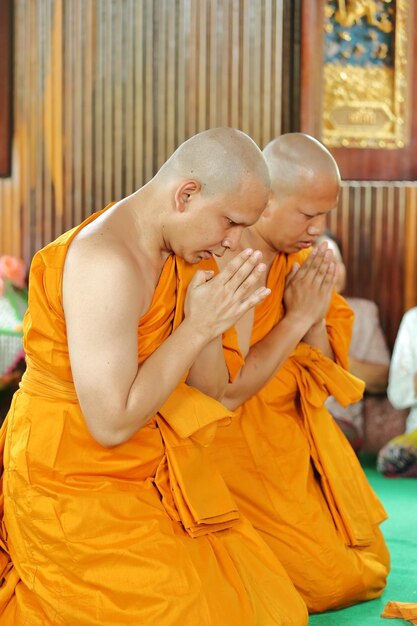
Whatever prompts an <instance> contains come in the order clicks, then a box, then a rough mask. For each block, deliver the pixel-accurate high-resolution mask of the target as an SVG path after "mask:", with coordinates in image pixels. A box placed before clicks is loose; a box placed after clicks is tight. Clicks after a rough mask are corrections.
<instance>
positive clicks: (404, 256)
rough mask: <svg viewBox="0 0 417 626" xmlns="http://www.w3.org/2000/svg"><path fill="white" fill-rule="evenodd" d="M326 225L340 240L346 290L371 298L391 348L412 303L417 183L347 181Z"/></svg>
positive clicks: (416, 276) (416, 284)
mask: <svg viewBox="0 0 417 626" xmlns="http://www.w3.org/2000/svg"><path fill="white" fill-rule="evenodd" d="M328 225H329V228H330V229H331V231H332V232H333V233H334V234H335V235H336V236H337V238H338V239H339V240H340V243H341V247H342V255H343V259H344V261H345V264H346V268H347V285H346V292H345V293H346V295H349V296H357V297H362V298H369V299H371V300H374V301H375V302H376V303H377V304H378V306H379V310H380V317H381V322H382V326H383V328H384V330H385V334H386V336H387V339H388V343H389V345H390V347H391V348H392V347H393V344H394V340H395V337H396V334H397V330H398V326H399V323H400V321H401V317H402V315H403V313H404V311H407V310H408V309H409V308H411V307H412V306H416V305H417V183H416V182H405V183H404V182H396V183H391V182H390V183H387V182H366V181H346V182H345V183H344V184H343V187H342V193H341V195H340V201H339V207H338V209H337V210H336V211H334V212H333V213H332V214H331V215H330V219H329V223H328Z"/></svg>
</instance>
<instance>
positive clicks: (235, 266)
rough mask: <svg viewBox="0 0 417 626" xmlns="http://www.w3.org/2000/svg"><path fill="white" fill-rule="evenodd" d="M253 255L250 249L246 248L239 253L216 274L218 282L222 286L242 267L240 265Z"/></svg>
mask: <svg viewBox="0 0 417 626" xmlns="http://www.w3.org/2000/svg"><path fill="white" fill-rule="evenodd" d="M252 254H253V250H252V248H246V250H243V252H240V253H239V254H238V255H237V256H235V257H234V258H233V259H232V260H231V261H229V263H228V264H227V265H226V267H224V268H223V269H222V271H221V272H219V274H218V280H219V281H221V282H222V283H223V284H224V285H225V284H226V283H227V282H228V281H229V280H230V279H231V278H232V276H234V275H235V274H236V272H237V271H238V270H239V269H240V268H241V267H242V265H243V264H244V263H245V262H246V261H247V260H248V258H249V257H250V256H251V255H252Z"/></svg>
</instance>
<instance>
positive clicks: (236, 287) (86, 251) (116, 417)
mask: <svg viewBox="0 0 417 626" xmlns="http://www.w3.org/2000/svg"><path fill="white" fill-rule="evenodd" d="M74 243H76V242H73V244H72V246H73V245H74ZM72 246H71V247H70V250H69V253H68V257H67V261H66V264H65V272H64V284H63V296H64V311H65V319H66V324H67V334H68V347H69V354H70V361H71V369H72V374H73V378H74V384H75V388H76V391H77V395H78V398H79V402H80V405H81V409H82V411H83V415H84V418H85V420H86V424H87V427H88V428H89V430H90V432H91V434H92V436H93V437H94V438H95V439H96V440H97V441H98V442H99V443H101V444H102V445H104V446H114V445H118V444H120V443H123V442H125V441H127V440H128V439H129V438H130V437H131V436H132V435H133V434H135V433H136V432H137V431H138V430H139V429H140V428H142V427H143V426H144V425H145V424H146V422H147V421H148V420H149V419H150V417H152V416H153V415H154V414H155V413H156V412H157V411H158V409H159V408H160V407H161V406H162V404H163V403H164V402H165V401H166V399H167V398H168V397H169V395H170V394H171V393H172V391H173V390H174V389H175V387H176V385H177V384H178V382H179V381H180V380H181V378H182V377H183V376H184V374H185V373H186V372H187V370H188V369H189V368H190V367H191V365H192V363H193V362H194V361H195V359H196V358H197V356H198V354H199V353H200V352H201V351H202V350H203V349H204V348H205V347H206V346H207V345H208V344H209V343H210V342H211V341H213V340H214V339H215V338H216V337H217V336H219V335H220V334H221V333H222V332H223V331H224V330H226V328H228V327H229V326H231V325H232V324H233V323H234V322H235V321H236V319H237V318H238V317H240V316H241V315H242V314H244V313H245V312H246V311H247V310H248V309H249V308H250V307H251V306H254V305H255V304H256V303H258V302H260V301H261V300H262V299H263V297H265V295H262V293H260V292H258V293H255V294H254V293H252V292H251V290H250V287H251V285H252V286H253V285H254V283H255V281H254V278H251V276H250V274H251V271H252V269H253V265H252V264H251V263H250V262H249V263H248V261H247V258H244V255H239V258H238V259H237V260H234V265H233V262H231V263H230V264H229V265H228V266H227V268H225V270H224V271H223V272H222V273H221V274H219V275H218V276H217V277H216V278H215V279H212V280H208V276H207V273H206V272H197V274H196V276H195V277H194V278H193V280H192V281H191V283H190V286H189V288H188V292H187V298H186V305H185V309H186V310H185V319H184V321H183V322H182V323H181V324H180V325H179V327H178V328H177V329H176V330H175V332H173V333H172V334H171V335H170V336H169V337H168V339H167V340H166V341H164V343H163V344H161V345H160V346H159V347H158V348H157V349H156V350H155V351H154V352H153V354H152V355H151V356H150V357H149V358H148V359H147V360H146V361H144V362H143V363H142V365H141V366H138V358H137V325H138V321H139V319H140V317H141V316H142V315H143V314H144V312H145V311H146V309H147V307H148V305H149V301H148V300H149V299H148V300H147V299H146V296H145V289H144V287H143V285H144V284H145V279H144V276H142V275H141V273H140V270H139V269H138V267H137V265H136V264H135V263H134V262H132V259H131V258H130V257H129V255H128V253H127V252H126V251H125V250H123V249H118V250H113V249H112V248H110V249H109V247H108V246H107V247H100V246H99V247H98V249H93V250H92V249H91V243H90V244H88V243H87V244H86V243H85V242H81V244H80V245H77V246H74V249H72ZM229 266H230V267H229ZM248 283H249V286H248ZM242 285H243V287H242ZM248 293H250V294H251V295H250V296H249V297H248ZM207 302H211V306H210V311H209V313H210V315H209V314H208V311H207ZM103 338H105V339H103Z"/></svg>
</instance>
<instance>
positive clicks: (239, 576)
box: [0, 129, 307, 626]
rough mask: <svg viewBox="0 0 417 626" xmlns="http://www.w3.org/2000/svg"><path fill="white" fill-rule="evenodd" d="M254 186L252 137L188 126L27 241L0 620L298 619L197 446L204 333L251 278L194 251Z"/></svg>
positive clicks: (214, 384)
mask: <svg viewBox="0 0 417 626" xmlns="http://www.w3.org/2000/svg"><path fill="white" fill-rule="evenodd" d="M268 193H269V175H268V169H267V166H266V163H265V161H264V158H263V156H262V153H261V152H260V150H259V149H258V148H257V146H256V145H255V144H254V142H253V141H252V140H251V139H250V138H249V137H247V135H244V134H243V133H240V132H239V131H234V130H232V129H214V130H211V131H206V132H204V133H201V134H200V135H196V136H195V137H193V138H191V139H190V140H188V141H187V142H185V143H184V144H182V145H181V146H180V147H179V148H178V149H177V151H176V152H175V153H174V155H173V156H172V157H171V158H170V159H169V160H168V161H167V162H166V163H165V165H164V166H163V167H162V168H161V169H160V170H159V172H158V173H157V175H156V176H155V177H154V178H153V179H152V180H151V181H150V182H149V183H148V184H147V185H145V186H144V187H143V188H141V189H140V190H138V191H137V192H135V193H134V194H132V195H131V196H129V197H127V198H125V199H124V200H122V201H120V202H118V203H117V204H115V205H112V206H110V207H108V208H107V209H105V210H104V211H102V212H100V213H97V214H94V215H92V216H91V217H90V218H89V219H87V220H86V221H85V222H84V223H83V224H81V226H79V227H78V228H75V229H73V230H72V231H70V232H68V233H66V234H64V235H62V236H61V237H59V238H58V239H57V240H56V241H54V242H53V243H51V244H49V245H48V246H46V248H44V249H43V250H41V251H40V252H38V253H37V254H36V255H35V257H34V260H33V263H32V267H31V274H30V288H29V309H28V312H27V314H26V318H25V324H24V345H25V350H26V354H27V371H26V373H25V375H24V377H23V379H22V383H21V388H20V390H19V391H18V392H17V393H16V394H15V397H14V400H13V403H12V407H11V409H10V411H9V414H8V417H7V419H6V422H5V424H4V426H3V429H2V431H1V436H2V437H1V439H2V447H3V448H4V472H3V476H2V505H3V507H2V508H4V513H2V524H1V530H0V548H1V549H0V572H1V573H0V579H1V586H0V624H1V626H11V625H12V624H13V626H24V625H28V624H30V626H48V625H51V626H52V624H54V625H55V626H58V625H59V626H64V625H65V626H93V625H94V626H97V625H98V624H100V625H101V626H121V625H122V624H123V625H127V624H131V625H132V626H133V625H134V626H139V625H145V624H146V625H147V626H153V625H155V626H165V625H166V626H176V625H178V626H180V625H181V626H184V625H188V626H197V625H198V626H219V625H222V626H231V625H235V626H242V625H248V626H253V625H256V626H269V625H294V626H303V625H304V624H305V623H306V622H307V612H306V608H305V605H304V603H303V601H302V600H301V598H300V596H299V595H298V593H297V592H296V591H295V589H294V587H293V585H292V583H291V582H290V580H289V578H288V577H287V576H286V574H285V572H284V570H283V568H282V566H281V565H280V563H279V561H278V560H277V559H276V557H275V556H274V555H273V553H272V551H270V549H269V548H268V547H267V546H266V544H264V542H263V540H262V539H261V538H260V537H259V535H258V534H257V533H256V532H255V531H254V530H253V528H252V527H251V525H250V524H249V523H248V522H246V521H245V520H244V519H239V514H238V512H237V509H236V506H235V503H234V502H233V500H232V498H231V497H230V494H229V492H228V490H227V488H226V487H225V485H224V483H223V481H222V479H221V477H220V475H219V474H218V473H216V471H215V469H214V468H213V467H212V466H211V464H210V459H209V458H208V455H207V450H208V448H207V446H208V444H209V443H210V441H211V439H212V438H213V436H214V434H215V430H216V425H217V422H218V421H219V420H222V419H224V418H227V416H228V411H227V409H225V407H224V406H223V405H221V404H220V403H219V402H218V401H217V400H216V399H215V398H216V397H220V396H221V395H222V393H223V391H224V388H225V386H226V385H227V383H228V380H229V373H228V371H227V369H226V366H225V361H224V356H223V349H222V341H221V336H222V333H223V332H225V331H226V330H227V328H229V327H230V326H231V325H232V324H234V323H235V322H236V320H237V319H238V318H239V317H240V316H241V315H242V314H243V313H245V312H246V311H247V310H249V309H250V308H251V307H253V306H254V305H255V304H257V303H259V302H260V301H261V300H262V299H263V298H264V297H265V295H266V294H267V293H268V292H267V290H266V289H265V288H264V287H262V288H260V289H259V288H258V287H259V285H258V282H257V281H258V280H259V276H260V273H261V272H262V269H265V267H264V266H262V265H261V264H260V263H259V261H260V255H259V254H256V253H253V251H251V250H247V251H244V252H243V253H242V254H240V255H239V256H237V257H236V258H235V259H234V260H233V261H232V262H231V263H230V264H228V266H227V267H226V269H225V270H224V271H222V272H221V273H220V274H219V275H218V276H216V277H213V273H212V272H205V271H200V272H197V273H195V272H194V271H193V268H192V264H197V263H198V262H199V261H200V260H201V259H203V258H207V257H210V256H211V254H212V253H215V254H218V255H221V254H223V252H224V250H225V249H226V248H235V247H236V245H237V242H238V239H239V237H240V234H241V231H242V229H243V226H246V225H248V224H251V223H253V222H254V221H255V220H256V219H257V218H258V217H259V215H260V213H261V211H262V210H263V208H264V206H265V204H266V202H267V198H268ZM175 254H176V255H178V257H176V256H175ZM187 262H188V264H187ZM189 264H191V265H189ZM193 274H195V275H194V276H193ZM187 286H188V291H187V297H186V298H185V290H186V288H187ZM225 341H226V344H227V337H226V338H225ZM138 355H139V359H138ZM138 360H139V365H138ZM233 368H234V366H233V362H232V363H231V370H233ZM231 374H233V372H231ZM210 396H211V397H210ZM3 500H4V501H3Z"/></svg>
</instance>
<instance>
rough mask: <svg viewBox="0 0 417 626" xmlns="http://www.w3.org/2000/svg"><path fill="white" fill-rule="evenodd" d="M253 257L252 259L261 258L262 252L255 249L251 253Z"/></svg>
mask: <svg viewBox="0 0 417 626" xmlns="http://www.w3.org/2000/svg"><path fill="white" fill-rule="evenodd" d="M253 258H254V259H260V258H262V252H261V251H260V250H255V252H254V253H253Z"/></svg>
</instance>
